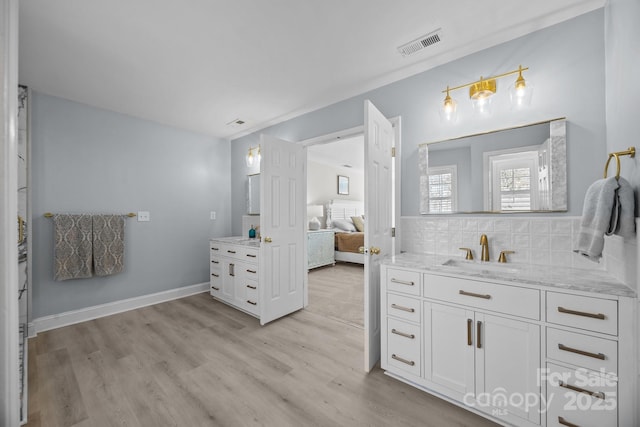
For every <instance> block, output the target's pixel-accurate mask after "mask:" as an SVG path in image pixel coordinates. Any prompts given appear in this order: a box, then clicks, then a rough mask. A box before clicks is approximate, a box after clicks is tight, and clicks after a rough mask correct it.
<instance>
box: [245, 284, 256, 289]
mask: <svg viewBox="0 0 640 427" xmlns="http://www.w3.org/2000/svg"><path fill="white" fill-rule="evenodd" d="M247 288H249V289H258V288H256V287H255V286H251V285H247Z"/></svg>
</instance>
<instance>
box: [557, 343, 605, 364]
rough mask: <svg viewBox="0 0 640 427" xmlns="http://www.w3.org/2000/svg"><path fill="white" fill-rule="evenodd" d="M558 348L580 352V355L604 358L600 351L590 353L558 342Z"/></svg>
mask: <svg viewBox="0 0 640 427" xmlns="http://www.w3.org/2000/svg"><path fill="white" fill-rule="evenodd" d="M558 348H559V349H560V350H563V351H568V352H570V353H576V354H580V355H582V356H587V357H593V358H594V359H600V360H604V358H605V356H604V354H602V353H590V352H588V351H584V350H578V349H577V348H572V347H567V346H566V345H564V344H558Z"/></svg>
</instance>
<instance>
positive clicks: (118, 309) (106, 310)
mask: <svg viewBox="0 0 640 427" xmlns="http://www.w3.org/2000/svg"><path fill="white" fill-rule="evenodd" d="M208 290H209V282H206V283H198V284H196V285H190V286H184V287H181V288H175V289H169V290H167V291H162V292H158V293H155V294H149V295H142V296H139V297H134V298H128V299H123V300H120V301H113V302H109V303H106V304H100V305H94V306H92V307H86V308H81V309H79V310H72V311H65V312H64V313H59V314H53V315H50V316H43V317H38V318H37V319H34V320H33V326H34V329H35V333H36V334H37V333H38V332H44V331H48V330H51V329H56V328H61V327H63V326H68V325H73V324H75V323H80V322H86V321H87V320H93V319H97V318H99V317H105V316H110V315H112V314H116V313H122V312H123V311H129V310H135V309H136V308H141V307H146V306H149V305H153V304H158V303H161V302H165V301H171V300H174V299H178V298H184V297H188V296H189V295H195V294H199V293H202V292H207V291H208Z"/></svg>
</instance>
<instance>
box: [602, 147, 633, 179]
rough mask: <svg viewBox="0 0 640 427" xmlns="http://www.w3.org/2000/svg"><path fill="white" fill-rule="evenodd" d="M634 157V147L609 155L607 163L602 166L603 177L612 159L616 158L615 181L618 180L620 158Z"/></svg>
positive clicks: (605, 175)
mask: <svg viewBox="0 0 640 427" xmlns="http://www.w3.org/2000/svg"><path fill="white" fill-rule="evenodd" d="M635 155H636V147H629V148H627V149H626V150H624V151H616V152H614V153H609V158H608V159H607V163H605V165H604V177H605V178H606V177H607V170H608V169H609V163H610V162H611V159H612V158H613V157H615V158H616V179H618V178H620V156H629V157H631V158H633V157H635Z"/></svg>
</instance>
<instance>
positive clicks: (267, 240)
mask: <svg viewBox="0 0 640 427" xmlns="http://www.w3.org/2000/svg"><path fill="white" fill-rule="evenodd" d="M264 242H265V243H271V242H272V240H271V237H265V238H264Z"/></svg>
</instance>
